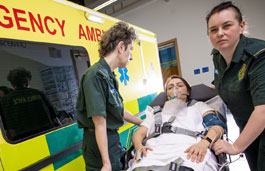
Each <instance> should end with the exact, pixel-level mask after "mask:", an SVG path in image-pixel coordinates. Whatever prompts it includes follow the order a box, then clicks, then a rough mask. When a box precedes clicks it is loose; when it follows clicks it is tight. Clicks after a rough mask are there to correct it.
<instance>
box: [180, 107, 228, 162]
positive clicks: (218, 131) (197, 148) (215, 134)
mask: <svg viewBox="0 0 265 171" xmlns="http://www.w3.org/2000/svg"><path fill="white" fill-rule="evenodd" d="M212 113H215V112H214V111H208V112H206V113H204V114H203V117H205V116H206V115H207V114H212ZM223 133H224V129H223V127H221V126H219V125H216V126H212V127H211V128H210V129H209V131H208V132H207V134H206V135H205V137H208V138H210V139H211V140H212V143H210V142H209V141H207V140H206V139H201V140H200V142H199V143H197V144H194V145H192V146H190V147H189V148H188V149H187V150H185V153H188V154H187V159H191V161H192V162H194V161H195V159H196V162H197V163H199V162H202V161H203V160H204V157H205V155H206V152H207V149H208V148H209V147H210V146H211V144H213V143H214V142H215V141H216V140H218V139H219V138H220V137H221V136H222V135H223Z"/></svg>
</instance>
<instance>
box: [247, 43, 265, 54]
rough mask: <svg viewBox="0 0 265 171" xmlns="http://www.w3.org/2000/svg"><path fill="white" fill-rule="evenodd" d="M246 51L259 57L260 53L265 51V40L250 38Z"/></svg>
mask: <svg viewBox="0 0 265 171" xmlns="http://www.w3.org/2000/svg"><path fill="white" fill-rule="evenodd" d="M245 51H246V52H247V53H249V54H250V55H251V56H253V57H255V58H257V57H258V56H259V55H261V54H263V53H265V41H263V40H258V39H249V40H248V45H247V47H246V48H245Z"/></svg>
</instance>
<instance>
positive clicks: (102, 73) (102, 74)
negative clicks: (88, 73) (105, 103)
mask: <svg viewBox="0 0 265 171" xmlns="http://www.w3.org/2000/svg"><path fill="white" fill-rule="evenodd" d="M97 73H99V75H101V76H102V77H103V78H109V74H108V71H107V70H106V69H105V68H99V70H98V72H97Z"/></svg>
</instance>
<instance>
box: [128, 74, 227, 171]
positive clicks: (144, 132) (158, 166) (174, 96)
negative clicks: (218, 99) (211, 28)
mask: <svg viewBox="0 0 265 171" xmlns="http://www.w3.org/2000/svg"><path fill="white" fill-rule="evenodd" d="M165 88H166V93H167V96H168V97H167V99H168V100H167V101H166V103H165V105H164V108H163V110H162V112H161V118H162V125H163V126H165V125H170V126H172V127H170V126H168V128H171V129H169V131H168V130H167V131H164V132H165V133H163V131H162V133H161V134H160V135H159V136H157V137H153V138H150V135H151V134H154V132H155V130H158V128H157V127H155V124H157V123H158V121H157V119H155V117H156V118H157V116H156V115H158V114H156V115H154V114H153V113H154V110H153V108H151V107H147V109H146V111H145V112H146V115H147V118H146V119H145V120H144V122H143V123H142V124H141V126H140V127H139V128H138V130H137V131H136V132H135V133H134V135H133V138H132V141H133V144H134V147H135V150H136V152H135V156H134V161H132V162H131V163H130V169H129V170H159V171H163V170H169V168H170V167H171V169H172V167H176V166H178V167H180V168H179V169H180V170H185V169H186V170H196V171H197V170H207V171H209V170H217V162H216V158H215V156H214V154H213V153H212V152H211V151H210V148H211V147H212V144H213V143H214V142H215V141H216V140H217V139H219V138H220V137H221V136H222V134H223V133H224V130H225V128H226V126H225V124H224V123H223V122H222V121H221V120H220V119H219V118H218V117H216V113H215V111H214V109H212V108H210V107H209V106H208V105H207V104H205V103H203V102H196V103H194V104H192V103H193V102H194V101H193V100H191V99H190V98H189V97H190V94H191V87H190V86H189V84H188V83H187V82H186V81H185V80H184V79H183V78H181V77H178V76H176V75H173V76H171V77H170V78H169V79H168V80H167V81H166V87H165ZM165 122H167V123H166V124H165ZM176 127H178V128H176ZM164 128H166V126H165V127H164ZM175 128H176V129H175ZM179 128H180V129H181V131H176V130H177V129H179ZM183 128H184V129H183ZM206 129H207V130H208V132H207V134H206V135H202V136H192V135H191V134H190V133H191V132H193V133H195V132H201V131H205V130H206ZM161 130H162V127H161ZM163 130H166V129H163ZM183 130H185V131H184V132H186V133H181V132H183ZM172 131H175V132H174V133H173V132H172ZM156 132H157V131H156ZM158 132H159V131H158ZM188 134H189V135H188ZM146 137H147V139H148V140H147V141H146V143H143V140H144V139H145V138H146ZM171 162H174V163H177V165H176V164H173V165H172V163H171Z"/></svg>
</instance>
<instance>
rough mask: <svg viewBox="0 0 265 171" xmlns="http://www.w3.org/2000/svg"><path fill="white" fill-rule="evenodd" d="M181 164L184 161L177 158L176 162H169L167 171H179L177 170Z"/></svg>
mask: <svg viewBox="0 0 265 171" xmlns="http://www.w3.org/2000/svg"><path fill="white" fill-rule="evenodd" d="M183 162H184V160H183V159H182V158H181V157H179V158H177V160H175V161H174V162H170V166H169V170H170V171H179V168H180V166H181V164H182V163H183Z"/></svg>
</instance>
